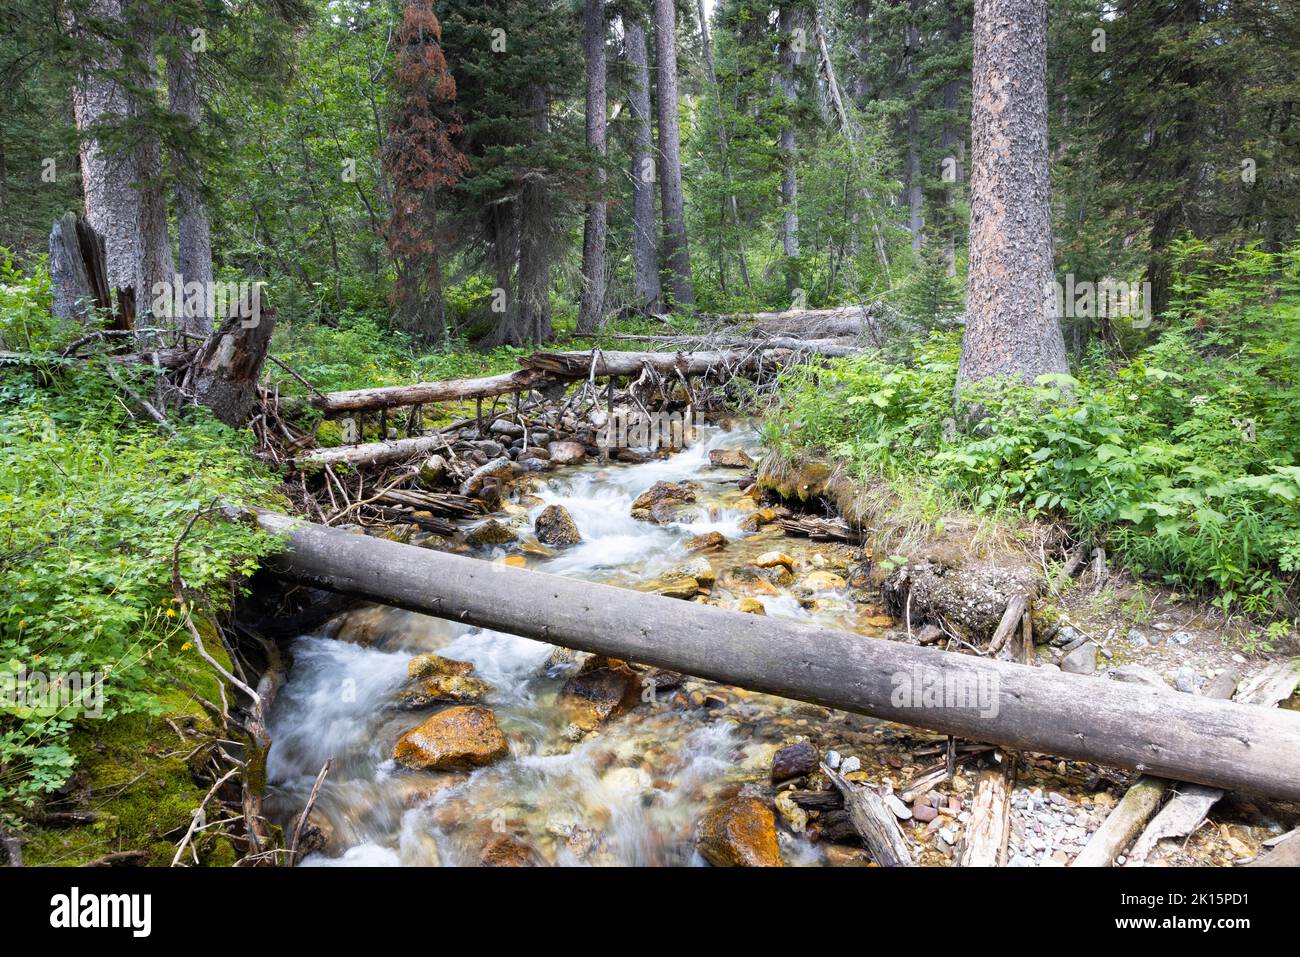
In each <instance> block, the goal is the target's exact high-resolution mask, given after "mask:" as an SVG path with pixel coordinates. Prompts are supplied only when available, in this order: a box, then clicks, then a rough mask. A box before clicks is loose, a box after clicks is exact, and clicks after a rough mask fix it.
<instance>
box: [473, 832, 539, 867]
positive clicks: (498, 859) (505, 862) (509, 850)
mask: <svg viewBox="0 0 1300 957" xmlns="http://www.w3.org/2000/svg"><path fill="white" fill-rule="evenodd" d="M478 862H479V864H480V865H481V866H483V867H536V866H537V863H538V862H537V855H536V853H534V851H533V849H532V848H531V847H529V846H528V845H527V844H525V843H524V842H523V841H521V840H519V839H518V838H516V837H512V836H511V835H509V834H498V835H497V836H496V837H494V838H492V840H490V841H488V842H487V844H486V845H484V847H483V852H482V853H481V854H480V855H479V859H478Z"/></svg>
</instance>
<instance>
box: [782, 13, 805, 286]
mask: <svg viewBox="0 0 1300 957" xmlns="http://www.w3.org/2000/svg"><path fill="white" fill-rule="evenodd" d="M798 26H799V14H798V11H796V10H794V9H793V8H792V7H791V6H789V5H788V4H786V5H783V6H782V7H781V9H780V12H779V13H778V14H777V30H778V32H779V33H780V34H781V96H782V98H783V99H784V100H785V115H784V117H783V118H782V126H781V136H780V144H779V148H780V152H781V209H782V215H781V252H782V254H783V255H784V256H785V258H786V260H787V262H786V269H785V285H786V291H787V292H791V291H793V290H794V288H795V287H796V286H798V285H799V275H798V270H797V269H796V268H795V264H794V263H793V262H790V260H794V259H796V258H798V256H799V206H798V200H799V180H798V170H797V162H798V153H797V151H796V148H795V137H794V119H795V117H794V114H795V108H796V107H797V105H798V103H799V84H798V79H797V77H796V70H797V69H798V67H799V61H800V59H802V54H801V53H800V52H799V51H798V50H796V49H795V45H794V32H795V29H796V28H797V27H798Z"/></svg>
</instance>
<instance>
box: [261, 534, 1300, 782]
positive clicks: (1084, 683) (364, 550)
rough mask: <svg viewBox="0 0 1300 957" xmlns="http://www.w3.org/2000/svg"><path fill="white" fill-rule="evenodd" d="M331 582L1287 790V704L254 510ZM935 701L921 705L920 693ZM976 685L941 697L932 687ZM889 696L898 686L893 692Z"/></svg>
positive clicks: (1113, 759) (397, 602)
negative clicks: (866, 630) (810, 621)
mask: <svg viewBox="0 0 1300 957" xmlns="http://www.w3.org/2000/svg"><path fill="white" fill-rule="evenodd" d="M256 517H257V521H258V523H259V525H260V526H261V527H262V528H263V529H264V530H265V531H267V532H270V533H272V534H276V535H281V536H283V537H284V538H285V539H286V540H287V542H288V548H287V549H286V550H285V551H284V552H282V553H279V554H277V555H276V556H275V557H273V558H272V559H271V560H270V561H269V563H268V564H269V565H270V567H271V568H272V570H275V571H279V572H280V573H282V574H284V575H286V576H288V577H289V578H291V579H293V580H296V581H300V582H305V583H308V584H311V585H314V586H317V587H320V588H325V589H327V590H330V591H337V592H343V593H346V594H352V595H357V596H359V597H364V598H367V599H369V600H371V601H378V602H382V603H385V604H390V605H394V606H396V607H401V608H407V609H410V610H413V611H419V612H422V613H425V614H432V615H436V616H438V617H443V618H448V619H454V620H456V621H459V622H464V623H467V624H470V625H475V626H478V627H482V628H490V629H493V630H497V631H503V632H506V633H508V634H515V635H521V636H523V637H526V638H532V639H534V640H537V641H544V642H552V643H560V644H563V645H565V646H567V647H570V648H576V649H579V650H582V651H590V652H594V653H597V654H603V655H608V656H610V657H615V658H620V659H622V660H625V661H635V662H639V663H642V664H647V665H655V666H658V667H661V668H669V669H671V670H674V671H680V672H682V673H683V674H690V675H695V676H697V677H700V678H704V679H708V680H711V681H719V682H723V683H725V684H730V685H735V686H738V687H741V688H748V689H751V690H754V691H760V692H766V693H769V694H776V695H781V696H784V697H787V698H795V699H798V700H801V701H808V702H811V703H814V704H820V705H823V706H826V707H830V708H839V709H842V710H846V711H854V712H858V713H861V714H867V715H872V716H874V717H878V718H883V719H884V720H887V721H898V722H902V723H904V724H909V725H914V726H918V727H922V728H928V729H930V730H933V731H937V732H940V733H945V734H952V735H956V736H961V737H966V738H970V739H972V740H977V741H986V742H989V743H992V744H997V745H1001V746H1004V747H1008V748H1020V749H1023V750H1029V751H1035V752H1039V753H1043V754H1052V755H1059V756H1061V757H1064V758H1073V759H1078V760H1083V761H1093V762H1096V763H1098V764H1103V765H1109V766H1112V767H1122V768H1131V769H1141V770H1142V771H1144V772H1150V773H1153V774H1159V775H1162V776H1165V777H1170V778H1174V779H1177V780H1185V781H1194V782H1197V783H1201V784H1207V785H1210V786H1213V787H1222V788H1229V789H1239V790H1243V791H1248V792H1254V793H1259V794H1265V795H1270V796H1274V797H1278V798H1283V799H1287V800H1296V799H1297V798H1300V765H1297V762H1296V760H1295V756H1296V754H1298V753H1300V714H1297V713H1295V712H1290V711H1285V710H1282V709H1265V708H1258V707H1253V706H1250V705H1243V704H1238V703H1236V702H1231V701H1212V700H1207V699H1205V698H1200V697H1193V696H1191V695H1178V694H1170V693H1168V692H1167V691H1161V690H1158V689H1156V688H1150V687H1144V686H1141V685H1135V684H1128V683H1124V682H1118V681H1108V680H1104V679H1102V678H1099V677H1095V676H1084V675H1074V674H1068V673H1065V672H1059V671H1053V670H1050V669H1046V668H1029V667H1026V666H1024V665H1021V664H1015V663H1012V662H1008V661H996V660H989V659H986V658H981V657H979V656H975V655H962V654H957V653H954V652H948V651H941V650H939V649H936V648H925V647H918V646H915V645H908V644H903V643H900V642H892V641H880V640H879V639H873V638H866V637H863V636H861V635H852V634H846V633H843V632H836V631H831V630H829V629H826V628H818V627H814V626H810V625H805V624H799V623H795V622H790V621H782V620H780V619H777V618H764V617H761V616H758V615H747V614H744V613H742V612H736V611H731V610H728V609H723V608H715V607H712V606H709V605H701V604H697V603H695V602H685V601H679V600H677V599H672V598H666V597H663V596H660V595H653V594H647V593H643V592H637V591H632V590H629V589H621V588H615V587H613V586H609V585H600V584H594V583H591V582H585V581H577V580H574V579H570V578H565V577H563V576H559V575H548V574H544V573H542V572H536V571H530V570H528V569H522V568H512V567H509V566H502V565H497V564H494V563H491V562H485V561H478V560H476V559H472V558H466V557H463V556H459V555H452V554H447V553H442V552H434V551H430V550H428V549H424V548H419V547H416V546H412V545H402V544H399V543H397V542H392V541H386V540H384V539H380V538H373V537H369V536H363V535H354V534H351V533H349V532H345V531H340V530H338V529H331V528H326V527H324V526H321V525H315V524H312V523H310V522H305V521H301V520H298V519H294V518H290V517H288V516H285V515H278V514H275V513H272V512H258V513H257V516H256ZM936 683H937V687H938V691H937V692H936V693H938V694H939V696H940V700H939V703H938V704H936V702H935V701H931V700H930V696H929V695H928V693H923V692H925V689H927V688H928V689H930V690H932V691H933V690H935V687H936ZM949 687H951V688H953V689H965V690H966V691H973V689H984V691H983V692H980V693H972V694H970V695H969V696H965V695H964V696H963V698H962V699H961V700H958V698H957V697H956V696H955V695H954V696H952V697H951V698H950V697H949V696H948V694H947V692H946V691H945V690H943V689H947V688H949ZM900 691H904V692H906V693H903V694H900Z"/></svg>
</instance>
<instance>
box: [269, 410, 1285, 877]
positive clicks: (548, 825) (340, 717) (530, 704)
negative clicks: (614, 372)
mask: <svg viewBox="0 0 1300 957" xmlns="http://www.w3.org/2000/svg"><path fill="white" fill-rule="evenodd" d="M563 444H564V445H570V444H571V443H563ZM556 451H557V452H558V453H559V454H557V455H555V456H554V457H553V458H554V461H546V462H542V464H540V465H539V466H538V467H537V468H536V469H532V468H530V469H529V470H528V471H529V472H530V473H532V474H530V475H528V476H527V477H526V481H525V482H523V483H522V484H521V483H515V484H514V485H513V486H512V491H511V492H510V493H509V494H508V495H507V496H504V497H503V498H502V499H501V501H500V502H499V503H498V505H497V511H496V512H495V513H494V514H493V515H491V516H489V517H486V518H483V519H477V520H473V521H466V522H464V523H462V528H461V530H460V532H459V534H458V535H457V537H456V538H455V539H453V540H450V541H449V540H448V539H445V538H443V537H440V536H437V535H433V534H429V533H421V532H416V533H415V534H414V536H413V537H412V538H411V542H412V543H413V544H425V545H427V546H429V547H439V548H453V549H456V550H461V551H465V552H466V553H469V554H472V555H474V556H475V557H478V558H481V559H483V560H484V561H489V562H496V563H501V564H514V565H526V566H527V567H530V568H534V569H538V570H542V571H546V572H550V573H553V574H559V575H566V576H572V577H576V578H581V579H584V580H589V581H595V582H603V583H608V584H612V585H617V586H621V587H627V588H635V589H642V590H649V591H656V592H659V593H661V594H665V595H670V596H672V597H676V598H680V599H682V600H691V601H705V602H710V603H716V604H719V605H723V606H725V607H729V608H735V609H737V610H741V611H746V612H749V613H752V614H764V615H772V616H781V617H785V618H789V619H792V620H798V621H807V622H814V623H817V624H820V625H824V626H827V627H831V628H835V629H838V630H842V631H851V632H856V633H859V634H862V635H866V636H869V637H870V638H872V639H877V640H907V638H908V636H907V633H906V629H905V628H904V627H903V626H902V625H901V624H900V623H899V622H898V621H896V620H895V618H894V617H891V615H890V614H888V613H887V611H886V608H885V607H884V606H883V605H882V603H881V594H880V589H879V587H878V585H875V586H871V585H868V584H867V583H866V582H865V579H864V576H863V575H862V574H861V572H862V570H863V561H862V558H863V556H862V554H861V552H860V550H859V549H857V548H854V547H851V546H849V545H845V544H839V543H834V542H824V541H813V540H810V539H808V538H802V537H794V536H790V535H787V534H786V533H785V532H783V531H782V529H781V526H780V524H779V521H778V519H779V518H780V517H781V516H782V514H783V509H782V506H780V505H779V504H774V503H772V502H769V501H765V499H764V496H763V494H762V492H761V491H760V490H759V489H758V487H757V486H756V485H754V484H753V479H752V475H751V466H752V464H753V458H756V457H758V456H759V454H760V450H759V448H758V442H757V436H756V435H755V434H754V433H753V432H752V431H751V430H749V429H747V428H744V427H733V428H731V429H724V428H705V429H702V430H701V431H700V434H699V440H698V441H697V442H696V443H694V444H693V445H691V446H690V447H689V448H687V449H685V450H683V451H680V452H677V453H675V454H672V455H669V456H667V457H664V458H652V459H650V460H648V461H644V462H639V463H621V462H615V463H609V462H601V461H594V460H586V454H585V452H584V451H583V450H582V447H581V446H578V447H577V448H567V449H563V448H562V449H558V450H556ZM561 463H563V464H561ZM1077 637H1078V636H1077V634H1074V633H1072V631H1071V630H1069V629H1066V628H1062V629H1060V631H1059V633H1055V634H1053V635H1052V637H1051V640H1050V642H1048V643H1045V644H1044V646H1043V647H1041V648H1040V649H1039V655H1040V658H1041V662H1042V664H1043V665H1045V666H1048V667H1058V666H1059V667H1065V668H1068V669H1071V670H1074V669H1076V668H1087V669H1089V670H1092V669H1098V668H1100V669H1105V668H1106V667H1108V666H1109V665H1110V664H1119V658H1123V659H1124V660H1125V661H1135V660H1140V659H1141V657H1142V655H1144V654H1147V655H1151V656H1159V655H1161V654H1164V653H1166V652H1168V651H1169V650H1170V649H1172V650H1173V651H1177V650H1178V649H1179V648H1181V647H1182V646H1183V645H1185V644H1187V643H1188V642H1189V641H1191V640H1192V637H1191V636H1189V635H1188V634H1187V633H1186V632H1185V631H1183V630H1173V631H1169V630H1161V629H1160V628H1159V627H1153V628H1150V629H1146V630H1144V631H1138V630H1135V631H1134V632H1133V633H1132V634H1131V635H1128V636H1122V637H1121V638H1119V639H1116V640H1115V641H1114V642H1109V643H1104V644H1103V646H1102V650H1103V651H1104V654H1105V656H1109V658H1110V659H1114V660H1113V661H1109V662H1108V661H1106V660H1098V658H1097V654H1096V651H1097V646H1096V645H1094V644H1092V643H1089V645H1088V648H1089V649H1090V650H1088V651H1086V655H1088V656H1089V658H1090V660H1088V661H1076V660H1074V659H1075V658H1078V657H1079V655H1078V648H1079V647H1082V646H1081V645H1080V643H1079V642H1078V641H1077ZM726 640H727V636H726V635H722V634H720V635H718V641H720V642H724V641H726ZM1120 642H1123V643H1124V648H1123V652H1122V653H1120V654H1117V650H1118V645H1119V643H1120ZM291 650H292V657H293V665H292V669H291V671H290V674H289V681H288V683H287V685H286V687H285V689H284V690H283V692H282V693H281V694H280V696H279V698H278V700H277V703H276V707H275V710H274V712H273V714H272V722H271V728H270V730H271V735H272V738H273V740H274V742H275V744H274V747H273V748H272V751H271V755H270V763H269V768H268V771H269V780H270V786H269V791H268V795H267V807H268V810H269V811H270V812H271V813H273V814H275V815H277V816H278V817H279V818H280V819H281V820H282V821H283V822H286V823H290V822H292V820H293V818H294V816H295V815H296V814H297V813H298V812H299V811H300V810H301V809H302V807H303V806H304V804H305V803H306V801H307V799H308V794H309V793H310V791H311V788H312V784H313V781H314V780H315V778H316V775H317V772H318V771H319V769H320V768H321V766H322V765H323V764H324V763H325V761H326V760H327V759H329V760H331V761H332V767H331V771H330V773H329V775H328V777H327V779H326V781H325V784H324V786H323V788H322V790H321V793H320V796H319V799H318V800H317V802H316V804H315V807H314V810H313V812H312V814H311V816H310V818H309V827H308V829H307V833H306V840H307V845H306V846H308V847H310V848H311V853H309V854H308V855H307V857H306V858H305V860H304V864H306V865H349V864H360V865H415V866H420V865H426V866H428V865H439V864H444V865H478V864H486V865H577V864H585V865H619V864H622V865H689V864H701V863H713V864H723V865H726V864H753V865H777V864H786V865H831V866H863V865H868V864H869V863H870V860H869V858H868V855H867V853H866V852H865V850H864V849H863V847H862V845H861V842H860V841H859V839H858V836H857V833H856V831H855V830H854V827H853V825H852V823H851V822H850V820H849V815H848V813H847V812H846V810H845V809H844V807H843V804H842V800H841V799H840V797H839V793H838V791H836V790H835V788H834V787H833V786H832V785H831V784H830V783H829V782H827V781H825V780H824V776H823V774H822V773H821V772H820V771H819V769H818V764H819V762H825V763H826V765H827V766H829V767H830V768H832V769H836V770H838V771H839V773H840V774H842V775H843V776H844V777H845V778H846V779H847V780H848V781H852V782H869V783H871V784H873V785H876V786H878V787H880V788H881V789H882V793H883V795H884V799H885V801H886V803H887V804H888V806H889V807H890V808H891V810H892V811H893V812H894V814H895V815H896V816H897V818H898V820H899V822H900V824H901V826H902V829H903V832H904V834H905V835H906V837H907V839H908V841H909V843H910V845H911V848H912V856H913V859H914V860H915V861H916V862H917V863H919V864H923V865H936V866H944V865H947V864H950V863H953V861H954V859H955V856H956V854H957V848H958V847H959V846H960V843H961V841H962V838H963V835H964V831H965V829H966V825H967V824H968V822H969V821H970V819H971V799H972V796H973V792H974V780H975V775H976V774H977V773H978V769H979V767H980V766H981V764H982V763H984V762H987V761H989V760H992V759H993V758H992V752H991V751H990V750H989V749H987V748H981V747H979V746H978V745H975V744H960V743H959V746H958V747H957V748H956V751H955V756H956V770H955V773H954V774H952V775H951V777H949V776H948V775H947V774H946V772H945V755H946V753H947V750H948V749H947V739H946V738H945V737H943V736H941V735H934V734H930V733H928V732H924V731H920V730H917V729H911V728H908V727H905V726H901V725H894V724H889V723H886V722H882V721H878V720H875V719H871V718H867V717H863V716H860V715H854V714H848V713H843V712H833V711H830V710H828V709H826V708H822V707H818V706H815V705H809V704H804V703H800V702H796V701H789V700H785V699H780V698H775V697H771V696H768V695H760V694H755V693H751V692H747V691H744V690H742V689H738V688H732V687H724V686H719V685H716V684H712V683H710V682H705V681H701V680H697V679H694V678H692V677H690V676H686V675H678V674H674V673H669V672H665V671H662V670H659V669H650V668H643V667H640V666H638V665H635V664H628V663H624V662H619V661H613V660H610V659H604V658H599V657H591V656H586V655H575V654H573V653H571V652H568V651H566V650H565V649H562V648H559V647H555V646H551V645H546V644H542V643H539V642H535V641H531V640H528V639H523V638H518V637H514V636H511V635H506V634H500V633H496V632H491V631H486V630H482V629H478V628H472V627H468V626H463V625H458V624H455V623H452V622H448V621H444V620H440V619H435V618H431V617H427V616H424V615H418V614H415V613H411V612H406V611H400V610H395V609H391V608H385V607H378V606H365V607H361V608H358V609H355V610H353V611H350V612H348V613H347V614H345V615H343V616H341V617H339V618H337V619H335V620H333V621H331V622H330V623H329V624H328V625H326V626H325V627H323V628H322V629H320V630H319V631H318V632H316V633H313V634H308V635H303V636H301V637H299V638H298V639H297V640H296V641H295V642H294V643H293V645H292V649H291ZM1162 663H1165V662H1163V660H1162ZM1177 667H1178V669H1181V670H1178V671H1176V672H1173V673H1172V674H1171V677H1172V679H1173V680H1174V681H1179V680H1181V681H1183V682H1184V683H1191V684H1192V685H1196V684H1198V683H1201V682H1204V681H1205V680H1208V677H1209V676H1208V675H1207V674H1201V673H1198V671H1197V669H1196V668H1195V667H1194V666H1192V665H1190V664H1186V663H1184V664H1180V665H1178V666H1177ZM1097 680H1106V679H1105V678H1104V677H1103V676H1101V675H1100V674H1099V675H1098V678H1097ZM1132 779H1133V776H1131V775H1127V774H1124V773H1122V772H1115V771H1109V770H1104V769H1099V768H1097V767H1094V766H1091V765H1086V764H1080V763H1077V762H1066V761H1059V760H1056V759H1053V758H1049V757H1045V756H1034V755H1025V756H1024V757H1023V759H1022V765H1021V768H1020V771H1019V776H1018V781H1017V785H1016V787H1015V790H1014V792H1013V794H1012V801H1011V805H1012V811H1011V822H1010V837H1009V842H1008V852H1007V863H1009V864H1011V865H1013V866H1052V865H1065V864H1068V863H1069V862H1070V861H1071V860H1072V859H1073V858H1074V856H1075V855H1076V854H1077V853H1078V852H1079V850H1080V849H1081V848H1082V847H1083V845H1084V844H1085V843H1086V842H1087V840H1088V837H1089V835H1090V834H1091V833H1093V832H1094V831H1095V830H1096V829H1097V827H1098V826H1099V825H1100V824H1101V822H1102V821H1103V820H1104V819H1105V817H1106V815H1107V813H1108V812H1109V811H1110V809H1111V808H1113V807H1114V806H1115V804H1116V801H1117V798H1118V797H1119V796H1122V794H1123V793H1124V790H1125V788H1126V787H1127V786H1128V784H1129V783H1131V781H1132ZM1224 803H1225V810H1224V812H1223V813H1222V814H1221V815H1219V816H1218V817H1217V818H1215V819H1212V820H1211V821H1210V822H1209V823H1208V824H1207V825H1206V826H1204V827H1202V828H1200V829H1199V830H1198V831H1197V832H1196V833H1194V834H1193V835H1192V836H1191V838H1189V839H1188V840H1187V841H1186V842H1185V843H1184V844H1183V845H1182V846H1177V847H1172V848H1162V849H1161V850H1160V852H1159V853H1158V855H1154V856H1153V859H1152V860H1151V861H1149V862H1148V863H1157V862H1160V863H1220V864H1229V863H1233V862H1236V861H1240V860H1244V859H1248V858H1250V857H1253V856H1254V855H1255V854H1256V853H1258V852H1259V850H1260V847H1261V845H1262V842H1263V841H1265V840H1266V839H1269V838H1271V837H1274V836H1276V835H1277V834H1280V833H1282V832H1283V831H1284V830H1285V829H1286V826H1287V822H1286V821H1285V820H1284V819H1283V818H1279V817H1278V816H1277V815H1276V814H1274V813H1273V811H1272V810H1271V809H1269V808H1267V807H1263V806H1257V805H1254V804H1249V803H1246V802H1243V801H1228V802H1224ZM1292 826H1293V822H1292ZM1121 863H1122V862H1121Z"/></svg>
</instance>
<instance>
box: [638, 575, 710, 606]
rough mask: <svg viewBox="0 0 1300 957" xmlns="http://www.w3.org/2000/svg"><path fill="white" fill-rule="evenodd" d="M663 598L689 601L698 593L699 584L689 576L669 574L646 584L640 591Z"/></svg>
mask: <svg viewBox="0 0 1300 957" xmlns="http://www.w3.org/2000/svg"><path fill="white" fill-rule="evenodd" d="M642 590H643V591H648V592H650V593H651V594H654V595H663V596H664V597H665V598H680V599H682V600H684V601H689V600H690V599H692V598H694V597H695V596H696V595H698V594H699V593H700V582H699V580H698V579H695V578H693V577H691V576H690V575H674V574H672V573H671V572H669V573H668V574H666V575H664V576H663V577H662V578H656V579H654V580H653V581H650V582H648V583H647V584H646V585H645V586H644V587H643V589H642Z"/></svg>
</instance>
